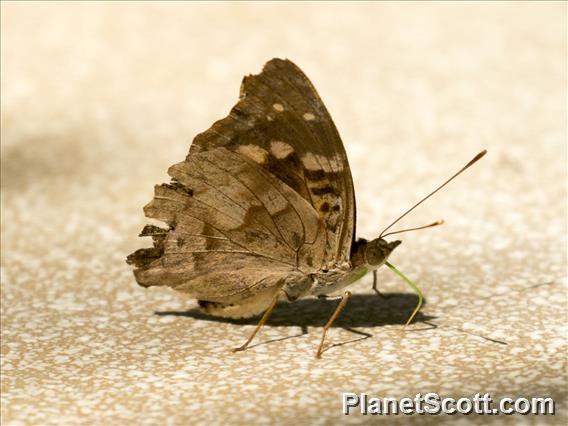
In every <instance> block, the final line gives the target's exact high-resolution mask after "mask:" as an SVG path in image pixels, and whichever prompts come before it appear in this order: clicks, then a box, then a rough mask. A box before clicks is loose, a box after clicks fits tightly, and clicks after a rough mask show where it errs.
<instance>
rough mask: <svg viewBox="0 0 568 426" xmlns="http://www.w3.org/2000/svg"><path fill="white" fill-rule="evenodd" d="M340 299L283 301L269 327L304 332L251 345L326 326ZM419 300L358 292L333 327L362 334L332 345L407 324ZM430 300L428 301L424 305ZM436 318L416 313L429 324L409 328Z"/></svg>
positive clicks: (196, 313) (196, 312)
mask: <svg viewBox="0 0 568 426" xmlns="http://www.w3.org/2000/svg"><path fill="white" fill-rule="evenodd" d="M338 303H339V300H333V299H316V298H308V299H301V300H298V301H296V302H294V303H288V302H279V303H278V304H277V305H276V307H275V308H274V311H272V314H271V316H270V317H269V319H268V320H267V321H266V323H265V326H268V327H300V328H301V330H302V332H301V334H298V335H293V336H287V337H282V338H278V339H272V340H268V341H265V342H261V343H257V344H255V345H251V346H250V347H251V348H252V347H254V346H258V345H262V344H267V343H272V342H276V341H280V340H287V339H292V338H295V337H300V336H303V335H305V334H307V333H308V327H322V328H323V326H324V325H325V323H326V322H327V321H328V320H329V318H330V317H331V315H332V314H333V312H334V311H335V308H336V307H337V304H338ZM417 303H418V297H417V296H416V295H413V294H408V293H387V294H385V295H384V296H379V295H377V294H354V295H352V296H351V298H350V299H349V302H348V303H347V305H346V307H345V309H344V310H343V311H342V312H341V314H340V315H339V317H337V319H336V320H335V321H334V322H333V324H332V327H340V328H343V329H345V330H348V331H350V332H352V333H354V334H358V335H360V336H361V337H358V338H356V339H353V340H349V341H346V342H342V343H336V344H333V345H332V346H330V347H328V348H327V349H326V350H328V349H331V347H335V346H342V345H346V344H350V343H355V342H358V341H360V340H365V339H368V338H369V337H372V336H373V335H372V334H370V333H368V332H366V331H361V330H356V328H371V327H380V326H384V325H400V326H401V327H402V326H403V325H404V324H406V321H407V320H408V318H409V317H410V315H411V314H412V311H413V310H414V308H415V307H416V305H417ZM425 303H426V301H424V304H425ZM154 314H155V315H158V316H170V315H172V316H180V317H189V318H194V319H198V320H203V321H211V322H221V323H229V324H239V325H255V324H257V323H258V321H259V319H260V316H256V317H252V318H246V319H231V318H219V317H213V316H210V315H207V314H206V313H204V312H202V311H201V310H200V309H199V308H192V309H189V310H187V311H156V312H154ZM432 319H435V317H433V316H428V315H424V314H422V313H420V312H418V314H416V316H415V317H414V319H413V321H412V322H413V323H423V324H425V325H426V326H425V327H419V328H412V329H409V330H408V331H412V332H416V331H424V330H430V329H433V328H436V325H435V324H432V323H429V322H428V321H429V320H432Z"/></svg>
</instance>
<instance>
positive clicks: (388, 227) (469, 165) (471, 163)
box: [379, 149, 487, 238]
mask: <svg viewBox="0 0 568 426" xmlns="http://www.w3.org/2000/svg"><path fill="white" fill-rule="evenodd" d="M485 154H487V150H486V149H484V150H483V151H481V152H480V153H479V154H477V155H476V156H475V157H473V158H472V159H471V161H470V162H469V163H467V164H466V165H465V166H463V167H462V168H461V169H460V170H459V171H458V172H457V173H455V174H454V175H453V176H452V177H450V178H449V179H448V180H447V181H445V182H444V183H443V184H441V185H440V186H439V187H437V188H436V189H435V190H433V191H432V192H430V193H429V194H428V195H426V196H425V197H424V198H422V199H421V200H420V201H418V202H417V203H416V204H414V205H413V206H412V207H411V208H409V209H408V210H407V211H405V212H404V213H403V214H402V215H400V216H399V217H398V218H397V219H396V220H395V221H394V222H393V223H391V224H390V225H389V226H387V227H386V228H385V229H383V232H381V234H380V235H379V238H381V237H382V236H383V235H384V234H385V232H386V231H388V230H389V229H390V228H391V227H392V226H393V225H394V224H396V223H398V221H399V220H401V219H402V218H403V217H404V216H406V215H407V214H408V213H410V212H411V211H412V210H414V209H415V208H416V207H418V206H419V205H420V204H422V203H423V202H424V201H426V200H427V199H428V198H430V197H431V196H432V195H434V194H435V193H436V192H438V191H439V190H440V189H442V188H443V187H444V186H446V185H447V184H448V183H450V182H451V181H452V180H454V179H455V178H456V177H458V176H459V175H460V174H461V173H463V172H464V171H465V170H466V169H468V168H469V167H471V166H473V165H474V164H475V163H476V162H477V161H479V160H480V159H481V158H482V157H483V156H484V155H485ZM429 226H435V225H434V224H432V225H428V226H425V228H428V227H429ZM421 228H422V227H421ZM417 229H418V228H417ZM400 232H402V231H400ZM392 234H394V232H391V234H390V235H392Z"/></svg>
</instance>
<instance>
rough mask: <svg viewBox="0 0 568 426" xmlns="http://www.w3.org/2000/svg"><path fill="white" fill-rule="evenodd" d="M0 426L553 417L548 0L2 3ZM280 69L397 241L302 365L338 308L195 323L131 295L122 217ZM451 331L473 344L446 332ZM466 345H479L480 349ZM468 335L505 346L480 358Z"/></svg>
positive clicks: (561, 377)
mask: <svg viewBox="0 0 568 426" xmlns="http://www.w3.org/2000/svg"><path fill="white" fill-rule="evenodd" d="M1 48H2V346H1V347H2V423H3V424H6V425H20V424H21V425H31V424H35V425H47V424H69V425H72V424H93V425H137V424H176V425H182V424H219V425H221V424H282V425H298V424H337V423H353V424H356V423H375V422H381V421H391V422H400V423H406V422H408V421H410V420H413V421H416V422H419V423H435V422H436V423H437V422H440V421H445V422H460V423H476V424H485V423H487V422H496V423H509V424H517V423H538V424H545V423H546V424H553V423H557V424H565V422H566V420H567V418H566V410H567V408H568V407H567V401H566V399H567V394H566V388H567V363H566V343H567V337H566V333H567V330H566V302H567V301H566V284H565V276H566V184H565V181H566V105H565V99H566V97H565V96H566V79H565V76H566V3H538V4H537V3H506V4H505V3H490V2H487V3H477V4H475V3H469V4H450V3H443V4H428V3H402V4H392V3H381V4H368V3H365V4H337V3H332V4H294V3H289V4H256V3H255V4H252V3H249V4H227V3H217V4H181V3H171V4H149V3H145V4H134V3H128V4H108V3H107V4H95V3H88V4H40V3H35V4H20V3H5V2H3V3H2V46H1ZM274 56H281V57H289V58H290V59H292V60H294V61H295V62H296V63H297V64H298V65H300V66H301V67H302V68H303V69H304V71H305V72H306V73H307V74H308V76H309V77H310V78H311V79H312V81H313V82H314V84H315V85H316V87H317V88H318V90H319V92H320V94H321V96H322V98H323V99H324V101H325V102H326V104H327V106H328V109H329V110H330V112H331V115H332V116H333V117H334V120H335V122H336V125H337V127H338V128H339V131H340V133H341V135H342V137H343V140H344V143H345V146H346V149H347V152H348V155H349V158H350V162H351V168H352V169H353V176H354V181H355V188H356V194H357V199H358V206H357V207H358V213H359V217H358V231H359V232H358V233H359V235H361V236H366V237H373V236H375V235H376V234H378V232H379V230H380V229H381V227H384V226H385V225H386V224H387V223H389V222H390V221H391V220H392V219H393V218H394V217H396V216H398V215H399V214H400V213H401V212H402V211H403V210H404V209H405V208H407V207H409V206H410V205H411V204H412V203H413V202H415V201H416V200H417V199H418V198H419V197H421V196H422V195H424V194H426V193H427V192H428V191H429V190H431V189H432V188H433V187H434V186H435V185H436V184H438V183H440V182H441V181H443V180H444V179H445V178H446V177H447V176H449V175H450V174H451V173H452V172H453V171H454V170H456V169H457V168H458V167H460V166H461V165H462V164H463V163H465V162H466V161H468V160H469V159H470V157H472V156H473V155H474V154H475V153H476V152H478V151H479V150H480V149H481V148H487V149H488V150H489V154H488V155H487V157H486V158H485V159H483V161H482V162H481V163H480V164H479V165H477V166H475V168H473V169H471V170H470V171H468V172H467V173H466V174H465V175H464V176H463V177H461V178H460V180H459V181H456V182H455V183H454V184H452V186H451V187H449V188H448V189H447V190H445V191H444V192H443V193H441V194H439V195H438V196H436V198H435V199H432V200H431V201H430V202H428V203H427V204H425V205H424V206H422V207H421V208H420V209H419V210H417V211H416V213H415V214H413V215H412V216H411V217H409V218H408V219H406V220H405V221H404V223H403V224H402V226H404V225H408V226H412V225H420V224H423V223H428V222H430V221H432V220H435V219H438V218H440V217H443V218H444V219H445V220H446V221H447V224H446V225H445V226H443V227H440V228H437V229H433V230H428V231H423V232H417V233H414V234H412V233H411V234H408V235H405V236H404V238H403V240H404V243H403V245H402V246H401V247H399V248H398V249H397V251H396V252H395V253H394V254H393V256H392V258H391V260H392V262H393V263H394V264H395V265H397V266H398V267H399V268H400V269H401V270H402V271H403V272H405V273H406V274H407V275H408V276H410V277H412V278H413V279H414V280H415V281H416V283H417V284H418V285H419V286H420V288H421V289H422V291H423V292H424V294H425V295H426V297H427V304H426V306H425V307H424V309H423V310H422V314H421V315H420V316H419V318H418V321H417V322H416V323H415V324H413V325H412V326H410V327H409V328H408V329H407V331H406V332H401V324H402V323H403V322H404V321H405V319H406V318H407V316H408V314H409V313H410V311H411V310H412V308H413V306H414V303H415V302H416V298H415V296H413V293H412V291H411V290H410V289H409V288H408V287H407V286H406V285H405V284H404V283H403V282H401V281H400V280H399V279H398V278H397V277H396V276H394V275H393V274H391V273H390V271H388V270H386V271H381V273H380V275H379V278H380V282H381V284H380V286H381V289H382V290H383V291H384V292H385V293H386V294H387V295H389V296H390V297H388V298H387V299H386V300H385V299H380V298H379V297H377V296H375V295H374V294H372V292H371V288H370V285H371V280H370V277H366V278H365V279H364V280H362V281H361V282H360V283H358V284H357V285H355V286H353V291H354V297H353V300H352V301H351V302H350V303H349V305H348V307H347V309H346V311H345V314H344V315H343V316H341V318H340V319H339V320H338V321H337V323H336V326H335V327H333V329H332V330H331V332H330V334H329V338H330V342H332V343H334V344H336V346H333V347H332V348H330V349H329V350H328V351H326V352H325V354H324V358H323V359H322V360H316V359H314V353H315V350H316V347H317V344H318V342H319V339H320V333H321V330H322V328H321V326H322V324H323V323H325V321H326V319H327V318H328V316H329V315H330V313H331V312H332V310H333V308H334V306H335V303H336V302H333V301H319V300H302V301H300V302H298V303H296V304H294V305H287V304H282V305H280V306H278V308H277V310H276V311H275V313H274V315H273V317H272V319H271V320H270V322H269V326H267V327H266V328H265V329H264V330H263V331H262V333H261V335H260V336H259V338H258V339H257V340H256V343H257V345H255V346H254V347H252V348H251V349H250V350H248V351H246V352H244V353H238V354H233V353H231V352H230V351H229V349H230V348H232V347H234V346H236V345H240V344H241V343H242V342H243V341H244V339H245V337H246V336H247V335H248V334H249V333H250V332H251V330H252V329H253V327H254V323H251V322H224V321H216V320H213V319H211V318H208V317H205V316H204V315H202V314H200V313H199V312H198V311H197V310H196V308H195V302H194V301H191V300H187V299H184V298H183V297H180V296H179V295H178V294H175V293H174V292H171V291H168V290H166V289H151V290H145V289H143V288H141V287H138V286H137V285H136V283H135V281H134V279H133V277H132V273H131V270H130V268H129V267H128V266H127V265H126V264H125V263H124V258H125V256H126V255H127V254H128V253H130V252H131V251H133V250H134V249H136V248H138V247H139V246H140V245H141V244H142V241H141V240H140V239H139V238H137V236H136V235H137V233H138V231H139V230H140V229H141V227H142V226H143V224H144V223H146V220H145V219H144V217H143V214H142V210H141V208H142V206H143V205H144V204H145V203H146V202H147V201H149V200H150V198H151V196H152V188H153V184H154V183H159V182H163V181H165V180H166V179H167V177H166V169H167V167H168V166H169V165H170V164H173V163H175V162H178V161H180V160H181V159H182V158H183V156H184V155H185V153H186V152H187V150H188V148H189V143H190V141H191V139H192V137H193V136H194V135H195V134H196V133H197V132H199V131H202V130H204V129H206V128H207V127H208V126H209V125H210V124H211V123H212V122H213V121H214V120H215V119H218V118H221V117H223V116H224V115H225V114H226V113H227V112H228V110H229V108H230V107H231V106H232V105H233V103H234V102H235V101H236V99H237V94H238V87H239V84H240V80H241V78H242V76H243V75H244V74H248V73H253V72H254V73H256V72H258V71H260V69H261V67H262V64H263V63H264V62H265V61H266V60H268V59H270V58H272V57H274ZM461 330H465V331H467V332H468V333H466V332H464V331H461ZM476 335H482V336H485V339H484V338H481V337H477V336H476ZM488 339H495V340H499V341H503V342H505V343H506V345H504V344H500V343H495V342H492V341H490V340H488ZM342 392H354V393H360V392H366V393H368V394H369V395H371V396H376V397H404V396H410V397H413V396H414V395H415V394H416V393H418V392H421V393H427V392H438V393H440V394H441V395H442V396H451V397H455V398H458V397H462V396H472V395H474V394H475V393H478V392H479V393H485V392H489V393H491V395H492V397H493V398H494V399H498V398H501V397H521V396H522V397H527V398H530V397H534V396H551V397H553V398H555V400H556V402H557V415H556V416H553V417H552V416H551V417H546V418H544V417H540V418H535V417H533V416H514V417H502V416H501V417H498V418H497V417H488V416H451V417H449V416H444V417H435V416H414V417H411V418H408V417H406V416H402V417H392V416H391V417H388V418H387V417H380V418H379V417H371V416H368V417H365V416H360V415H352V416H349V417H345V416H343V415H342V414H341V394H342Z"/></svg>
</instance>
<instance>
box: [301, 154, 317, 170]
mask: <svg viewBox="0 0 568 426" xmlns="http://www.w3.org/2000/svg"><path fill="white" fill-rule="evenodd" d="M302 164H303V165H304V167H305V168H306V169H307V170H312V171H313V170H321V165H320V164H319V163H318V160H317V157H316V156H315V155H314V154H312V153H311V152H307V153H305V154H304V155H303V156H302Z"/></svg>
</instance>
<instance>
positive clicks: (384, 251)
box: [364, 238, 402, 269]
mask: <svg viewBox="0 0 568 426" xmlns="http://www.w3.org/2000/svg"><path fill="white" fill-rule="evenodd" d="M401 242H402V241H400V240H395V241H391V242H387V241H386V240H384V239H382V238H376V239H374V240H372V241H369V242H367V244H366V245H365V251H364V257H365V263H366V264H367V265H369V266H370V267H371V268H372V269H377V268H378V267H379V266H381V265H383V264H384V263H385V262H386V260H387V259H388V257H389V256H390V254H391V253H392V251H393V250H394V249H395V248H397V247H398V246H399V245H400V243H401Z"/></svg>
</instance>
